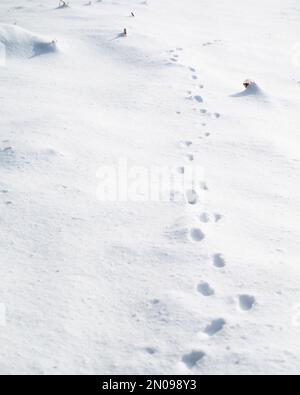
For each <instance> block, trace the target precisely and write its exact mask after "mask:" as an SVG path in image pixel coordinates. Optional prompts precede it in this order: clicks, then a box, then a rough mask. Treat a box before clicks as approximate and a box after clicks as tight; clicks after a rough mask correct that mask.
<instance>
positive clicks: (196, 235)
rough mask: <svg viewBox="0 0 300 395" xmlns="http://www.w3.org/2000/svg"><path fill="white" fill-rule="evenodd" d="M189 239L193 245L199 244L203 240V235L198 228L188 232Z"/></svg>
mask: <svg viewBox="0 0 300 395" xmlns="http://www.w3.org/2000/svg"><path fill="white" fill-rule="evenodd" d="M190 239H191V241H193V242H195V243H199V242H200V241H202V240H204V239H205V234H204V233H203V232H202V230H201V229H199V228H193V229H191V231H190Z"/></svg>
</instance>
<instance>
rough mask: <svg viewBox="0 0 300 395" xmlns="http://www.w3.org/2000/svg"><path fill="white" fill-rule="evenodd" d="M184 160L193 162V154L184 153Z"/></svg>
mask: <svg viewBox="0 0 300 395" xmlns="http://www.w3.org/2000/svg"><path fill="white" fill-rule="evenodd" d="M185 160H186V161H187V162H193V161H194V155H193V154H187V155H185Z"/></svg>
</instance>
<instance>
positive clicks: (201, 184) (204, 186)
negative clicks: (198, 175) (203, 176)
mask: <svg viewBox="0 0 300 395" xmlns="http://www.w3.org/2000/svg"><path fill="white" fill-rule="evenodd" d="M199 186H200V188H201V189H202V190H203V191H208V186H207V184H206V183H205V182H203V181H201V182H199Z"/></svg>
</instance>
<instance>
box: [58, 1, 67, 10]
mask: <svg viewBox="0 0 300 395" xmlns="http://www.w3.org/2000/svg"><path fill="white" fill-rule="evenodd" d="M68 7H69V3H66V2H65V1H64V0H59V5H58V8H68Z"/></svg>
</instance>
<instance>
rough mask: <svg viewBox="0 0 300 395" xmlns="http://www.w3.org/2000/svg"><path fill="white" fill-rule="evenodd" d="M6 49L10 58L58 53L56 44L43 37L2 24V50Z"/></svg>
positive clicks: (0, 39)
mask: <svg viewBox="0 0 300 395" xmlns="http://www.w3.org/2000/svg"><path fill="white" fill-rule="evenodd" d="M2 46H3V47H4V48H5V52H6V54H7V56H8V57H10V58H14V57H17V58H18V57H23V58H24V57H25V58H31V57H34V56H39V55H43V54H46V53H49V52H55V51H56V42H55V41H54V40H51V39H47V38H44V37H41V36H39V35H37V34H35V33H32V32H30V31H28V30H25V29H22V28H21V27H18V26H15V25H8V24H2V23H1V24H0V49H3V48H1V47H2Z"/></svg>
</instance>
